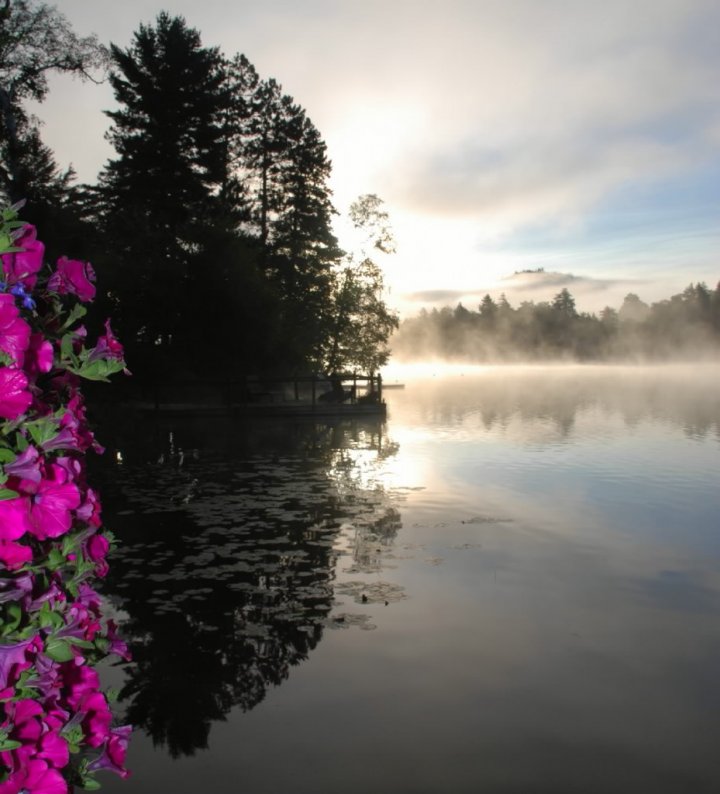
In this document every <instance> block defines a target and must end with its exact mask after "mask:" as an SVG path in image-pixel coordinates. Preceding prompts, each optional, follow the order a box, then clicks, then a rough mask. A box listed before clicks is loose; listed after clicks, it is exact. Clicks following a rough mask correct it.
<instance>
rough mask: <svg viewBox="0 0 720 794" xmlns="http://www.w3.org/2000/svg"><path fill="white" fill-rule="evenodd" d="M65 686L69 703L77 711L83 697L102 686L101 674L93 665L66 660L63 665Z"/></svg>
mask: <svg viewBox="0 0 720 794" xmlns="http://www.w3.org/2000/svg"><path fill="white" fill-rule="evenodd" d="M62 680H63V688H64V689H65V691H66V693H67V694H66V700H67V705H68V706H69V707H70V708H71V709H73V710H74V711H77V710H78V708H79V707H80V704H81V703H82V701H83V698H85V697H88V696H89V695H91V694H92V693H93V692H97V690H98V689H99V688H100V676H99V675H98V673H97V671H96V670H94V669H93V668H92V667H90V666H88V665H86V664H83V665H78V664H75V663H74V662H66V663H65V664H63V666H62Z"/></svg>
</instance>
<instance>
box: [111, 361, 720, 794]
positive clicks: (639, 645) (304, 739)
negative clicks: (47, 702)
mask: <svg viewBox="0 0 720 794" xmlns="http://www.w3.org/2000/svg"><path fill="white" fill-rule="evenodd" d="M384 375H385V378H384V379H385V383H386V385H397V384H399V383H402V384H404V388H395V389H392V388H390V389H388V390H387V392H386V395H385V396H386V398H387V401H388V420H387V423H386V425H384V426H382V425H380V426H378V425H375V426H362V425H355V426H345V425H343V424H342V423H340V424H339V425H338V424H336V425H326V424H323V423H322V422H310V423H303V424H298V423H292V422H290V423H288V424H283V423H277V422H273V423H272V424H267V425H257V424H256V425H255V426H254V427H253V426H251V427H248V426H243V427H242V428H240V427H237V428H235V429H233V428H232V427H230V426H228V427H225V429H224V432H223V433H221V434H219V433H218V428H217V427H216V426H214V425H212V424H208V423H207V422H206V421H205V420H202V419H198V420H197V421H196V422H195V423H193V426H190V425H186V426H185V427H184V428H182V427H173V428H170V427H169V426H168V425H167V424H164V425H160V426H156V434H155V436H154V437H153V436H152V435H151V434H146V436H145V437H146V442H145V446H144V448H143V449H142V450H140V449H136V450H135V451H134V452H133V450H132V448H131V445H129V444H128V442H127V440H123V434H122V432H120V431H118V434H117V436H116V437H115V439H114V442H113V443H115V444H117V445H119V446H118V449H124V462H123V464H122V468H123V470H122V471H119V470H116V471H115V475H116V477H115V482H116V484H117V486H118V487H120V488H121V489H122V491H123V498H122V501H121V502H120V501H118V502H117V504H118V505H119V504H121V503H122V504H123V506H124V507H123V510H122V511H121V512H124V511H130V512H131V514H130V515H125V516H120V515H114V514H113V512H112V511H113V510H114V509H115V508H114V507H113V504H110V505H109V506H108V510H109V511H110V515H109V517H108V523H110V525H111V526H112V525H114V526H115V527H116V528H117V531H118V535H119V539H120V543H121V551H120V552H119V553H118V558H117V560H116V561H115V562H114V565H113V571H114V572H116V573H115V574H114V575H115V576H116V578H115V580H114V581H112V582H109V583H108V587H109V588H110V590H111V592H114V593H115V598H116V604H117V606H118V608H119V609H120V610H121V613H120V614H121V615H122V614H123V612H124V614H125V627H124V631H125V632H126V633H127V634H129V635H130V636H131V637H134V638H135V641H136V643H139V646H138V653H137V661H136V662H135V663H133V664H132V665H130V666H128V667H126V668H123V669H118V670H117V671H116V674H117V676H118V684H119V686H121V687H122V686H123V682H124V685H125V687H126V689H125V691H124V694H123V695H122V696H121V705H124V707H125V708H128V709H129V711H130V712H132V713H133V714H134V716H135V718H136V724H139V726H140V727H141V728H142V729H143V731H145V733H146V734H147V738H143V735H142V731H141V732H139V736H138V739H137V741H136V743H135V745H134V747H133V749H132V752H131V758H130V766H131V767H133V769H134V775H133V778H131V779H130V781H129V782H125V783H116V781H115V780H109V781H108V784H107V786H106V788H107V790H109V791H111V792H113V791H120V790H123V791H126V792H128V794H132V792H151V791H152V792H155V791H163V790H172V791H177V792H186V791H187V792H190V791H197V790H218V791H222V790H226V786H227V781H228V780H237V781H238V789H239V790H245V791H248V792H253V794H275V793H276V792H293V794H305V793H306V792H307V794H310V792H313V794H317V793H318V792H319V794H330V793H331V792H332V794H336V793H337V792H343V794H346V793H347V794H356V793H357V794H360V792H367V791H368V790H375V791H382V792H391V793H392V794H394V793H395V792H397V793H398V794H406V793H407V794H411V792H412V794H436V792H438V791H452V792H458V793H459V794H475V793H476V792H478V791H487V792H492V794H494V793H495V792H501V793H502V794H505V792H513V793H515V792H518V793H519V792H523V793H525V792H548V794H549V792H553V794H557V793H558V792H560V793H561V794H565V792H567V793H568V794H569V793H570V792H578V791H582V792H591V793H593V794H594V793H595V792H597V794H605V792H608V791H613V792H620V794H625V792H627V794H631V793H632V794H637V792H638V791H653V792H659V794H671V793H672V794H675V792H678V791H692V792H699V793H700V794H704V793H705V792H707V793H708V794H710V792H715V791H717V789H718V785H720V773H719V772H718V770H717V763H716V725H717V719H718V714H719V710H720V703H719V702H718V700H717V698H716V697H715V695H714V692H715V689H716V687H715V678H716V673H717V669H718V666H719V665H720V628H719V627H720V620H719V618H720V525H719V524H718V518H717V517H718V515H720V488H718V485H719V484H720V482H719V478H720V475H719V474H718V472H720V396H719V395H718V389H717V384H718V383H719V382H720V370H719V369H718V368H717V367H710V366H708V367H672V368H665V367H645V368H639V367H610V366H592V367H580V366H553V367H548V366H536V367H468V366H450V367H441V366H440V365H437V364H432V365H424V366H422V367H420V366H415V367H412V368H409V367H396V368H393V369H392V370H388V371H386V372H385V373H384ZM169 430H171V431H172V433H173V435H172V445H170V444H169V437H168V431H169ZM233 434H235V435H234V436H233ZM136 437H137V436H136ZM233 437H234V438H235V439H236V441H237V443H233V441H232V438H233ZM241 439H245V440H244V441H241ZM181 452H182V462H181V459H180V458H181ZM148 532H151V533H152V545H151V547H150V548H151V551H152V554H150V555H148V554H147V553H146V554H145V555H144V556H145V559H144V561H143V559H142V557H143V555H141V554H139V553H138V552H139V549H140V548H141V545H139V544H145V542H146V541H147V539H148V536H147V533H148ZM142 548H146V546H145V545H142ZM133 571H135V573H136V574H137V573H140V574H141V575H140V576H137V575H135V576H134V577H132V576H130V577H129V578H128V577H127V574H128V573H132V572H133ZM173 637H174V638H175V639H178V638H181V639H182V641H181V642H180V644H179V645H173ZM162 647H164V648H166V652H164V653H156V651H157V650H158V649H159V648H162ZM147 649H149V650H152V651H153V654H152V655H151V654H149V653H147V652H146V650H147ZM173 671H178V674H175V673H174V672H173ZM180 671H185V672H187V671H191V676H190V679H188V675H187V674H186V675H180V674H179V672H180ZM128 684H129V686H128ZM161 684H162V687H161V689H158V687H159V686H160V685H161ZM143 687H145V688H144V689H143ZM158 692H162V693H164V698H158V697H157V693H158ZM183 693H184V694H183ZM188 698H189V700H188ZM176 702H178V703H183V702H184V703H191V704H193V708H192V709H191V713H192V718H191V719H190V720H188V714H187V711H186V710H185V711H183V709H182V708H175V709H173V708H172V704H173V703H176ZM151 704H152V706H153V708H152V709H150V710H148V706H149V705H151ZM168 708H170V711H169V712H168V711H167V709H168ZM199 723H202V725H203V726H204V730H203V731H198V730H197V725H198V724H199ZM163 732H164V733H163ZM168 737H174V739H175V746H174V747H175V752H174V756H175V757H174V758H173V753H171V752H170V750H171V749H172V747H170V746H169V745H168ZM180 739H182V741H183V742H185V744H184V745H183V744H182V742H180V741H179V740H180ZM193 739H194V740H196V742H197V743H196V745H195V746H194V747H193V745H192V742H193ZM183 747H185V750H186V751H187V750H192V754H189V753H188V752H182V748H183Z"/></svg>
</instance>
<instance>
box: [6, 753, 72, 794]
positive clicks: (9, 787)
mask: <svg viewBox="0 0 720 794" xmlns="http://www.w3.org/2000/svg"><path fill="white" fill-rule="evenodd" d="M0 794H68V786H67V783H66V782H65V778H64V777H63V776H62V774H60V772H58V770H57V769H53V768H52V767H50V766H49V765H48V763H47V762H46V761H43V760H41V759H39V758H33V759H32V760H31V761H28V763H27V766H26V768H24V769H20V770H18V771H17V772H15V773H13V774H12V775H10V777H9V778H8V779H7V780H6V781H5V782H4V783H0Z"/></svg>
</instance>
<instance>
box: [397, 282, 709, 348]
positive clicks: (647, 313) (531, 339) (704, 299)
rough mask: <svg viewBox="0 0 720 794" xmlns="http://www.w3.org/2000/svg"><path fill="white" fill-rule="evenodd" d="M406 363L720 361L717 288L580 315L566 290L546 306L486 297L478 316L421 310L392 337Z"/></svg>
mask: <svg viewBox="0 0 720 794" xmlns="http://www.w3.org/2000/svg"><path fill="white" fill-rule="evenodd" d="M392 344H393V349H394V351H395V352H396V353H397V355H399V356H401V357H403V358H406V359H422V358H427V357H442V358H449V359H459V360H468V361H533V360H546V359H566V358H567V359H574V360H579V361H593V360H596V361H597V360H624V359H649V360H655V359H664V358H677V357H683V358H694V357H699V356H702V357H704V356H708V355H714V356H717V355H720V284H718V286H717V288H716V289H715V290H714V291H711V290H709V289H708V287H707V286H705V284H703V283H698V284H690V286H688V287H687V288H686V289H685V290H684V291H683V292H682V293H680V294H678V295H673V296H672V297H671V298H669V299H667V300H662V301H659V302H657V303H653V304H652V305H648V304H647V303H645V302H644V301H642V300H641V299H640V298H639V297H638V296H637V295H635V294H633V293H630V294H628V295H627V296H626V297H625V299H624V301H623V303H622V306H621V307H620V308H619V309H618V310H616V309H613V308H611V307H609V306H607V307H605V308H604V309H603V310H602V311H601V312H600V313H599V315H596V314H590V313H587V312H578V311H577V309H576V306H575V299H574V298H573V296H572V295H571V294H570V292H569V291H568V290H567V289H563V290H561V291H560V292H559V293H557V295H555V297H554V298H553V299H552V301H549V302H547V301H543V302H540V303H534V302H532V301H524V302H523V303H521V304H520V305H519V306H518V307H517V308H514V307H513V306H511V305H510V303H509V302H508V300H507V299H506V298H505V295H501V296H500V298H499V300H497V301H496V300H493V298H492V297H491V296H490V295H485V297H484V298H483V299H482V301H481V303H480V305H479V306H478V309H477V311H472V310H470V309H466V308H465V307H464V306H463V305H462V304H461V303H460V304H458V305H457V306H456V307H455V308H454V309H453V308H451V307H445V308H443V309H439V310H438V309H433V310H432V311H427V310H422V311H421V312H420V314H419V315H417V316H416V317H411V318H408V319H406V320H404V321H403V322H402V323H401V325H400V328H399V330H398V332H397V333H396V334H395V336H394V337H393V339H392Z"/></svg>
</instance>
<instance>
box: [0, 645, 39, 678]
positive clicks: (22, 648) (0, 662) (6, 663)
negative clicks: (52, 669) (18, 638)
mask: <svg viewBox="0 0 720 794" xmlns="http://www.w3.org/2000/svg"><path fill="white" fill-rule="evenodd" d="M34 647H35V637H32V638H31V639H29V640H23V642H15V643H12V644H11V645H2V644H0V692H2V691H3V690H4V689H6V688H7V687H9V686H11V685H12V684H14V683H15V681H16V680H17V677H18V676H19V675H20V673H21V672H22V671H23V670H26V669H27V668H28V667H30V662H29V661H28V660H27V654H28V652H29V651H31V650H33V649H34Z"/></svg>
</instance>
